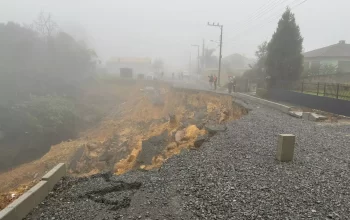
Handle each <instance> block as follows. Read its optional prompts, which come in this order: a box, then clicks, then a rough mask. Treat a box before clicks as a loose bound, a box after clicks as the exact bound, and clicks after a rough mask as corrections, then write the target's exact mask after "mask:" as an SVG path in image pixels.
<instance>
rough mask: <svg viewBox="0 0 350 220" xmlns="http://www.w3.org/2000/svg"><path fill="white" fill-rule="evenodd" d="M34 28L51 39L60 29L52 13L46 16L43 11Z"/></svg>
mask: <svg viewBox="0 0 350 220" xmlns="http://www.w3.org/2000/svg"><path fill="white" fill-rule="evenodd" d="M33 26H34V29H35V30H36V31H37V32H38V33H39V34H41V35H42V36H44V37H47V38H50V37H51V36H52V35H53V34H54V32H55V31H56V30H57V28H58V25H57V23H56V22H55V21H54V20H53V19H52V15H51V13H48V14H47V15H46V14H45V12H43V11H41V12H40V14H39V16H38V18H37V20H36V21H34V23H33Z"/></svg>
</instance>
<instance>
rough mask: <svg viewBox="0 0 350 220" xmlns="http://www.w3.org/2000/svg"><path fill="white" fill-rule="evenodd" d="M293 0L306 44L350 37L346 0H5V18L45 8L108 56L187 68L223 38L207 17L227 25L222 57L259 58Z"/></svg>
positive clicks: (1, 10) (0, 17)
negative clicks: (191, 58)
mask: <svg viewBox="0 0 350 220" xmlns="http://www.w3.org/2000/svg"><path fill="white" fill-rule="evenodd" d="M267 4H270V6H266V5H267ZM299 4H300V5H299ZM287 6H290V7H291V8H292V12H293V13H295V17H296V20H297V23H298V24H299V26H300V29H301V33H302V36H303V37H304V51H308V50H312V49H315V48H319V47H322V46H326V45H330V44H335V43H337V42H338V41H339V40H347V39H349V37H350V30H349V29H348V28H347V23H348V22H347V21H348V20H350V14H349V13H348V8H349V6H350V2H348V1H346V0H334V1H329V0H317V1H316V0H308V1H304V0H296V1H295V0H274V1H269V2H268V1H262V0H244V1H243V0H235V1H227V0H217V1H209V0H191V1H188V0H177V1H169V0H148V1H139V0H128V1H121V0H100V1H95V0H85V1H81V0H76V1H68V0H61V1H50V0H31V1H23V0H0V22H7V21H14V22H17V23H20V24H30V23H32V22H33V20H35V19H36V18H37V16H38V13H39V12H40V11H45V12H46V13H51V14H52V15H53V20H54V21H55V22H56V23H57V24H58V25H59V27H60V29H61V30H63V31H65V32H67V33H69V34H70V35H72V36H73V37H75V38H76V39H78V40H84V41H85V42H86V43H87V44H88V45H89V47H90V48H93V49H95V51H96V52H97V55H98V56H99V58H100V59H101V60H102V62H105V61H106V60H108V59H109V58H110V57H112V56H117V57H151V58H153V59H155V58H161V59H163V60H164V62H165V63H166V65H167V67H168V68H182V67H184V66H186V65H188V60H189V54H190V53H192V56H196V53H197V51H196V48H193V47H192V48H191V46H190V45H191V44H200V45H201V44H202V40H203V39H205V41H206V46H207V47H208V48H218V45H217V44H216V43H214V42H210V40H219V35H220V30H219V28H214V27H208V26H207V25H206V24H207V22H208V21H209V22H219V23H220V24H222V25H224V35H223V56H227V55H230V54H233V53H239V54H242V55H245V56H247V57H254V52H255V50H256V48H257V46H258V45H259V44H260V43H261V42H263V41H265V40H270V38H271V36H272V34H273V32H274V31H275V29H276V26H277V21H278V19H279V18H280V16H281V14H282V13H283V12H284V10H285V8H286V7H287ZM262 7H265V9H264V8H262ZM262 9H264V10H262ZM259 10H260V11H261V10H262V13H260V14H259V13H258V14H257V13H256V12H257V11H259ZM215 54H218V49H217V50H216V52H215Z"/></svg>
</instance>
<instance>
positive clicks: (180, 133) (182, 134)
mask: <svg viewBox="0 0 350 220" xmlns="http://www.w3.org/2000/svg"><path fill="white" fill-rule="evenodd" d="M184 137H185V131H184V130H179V131H177V132H176V134H175V141H176V142H177V143H180V142H181V141H182V139H183V138H184Z"/></svg>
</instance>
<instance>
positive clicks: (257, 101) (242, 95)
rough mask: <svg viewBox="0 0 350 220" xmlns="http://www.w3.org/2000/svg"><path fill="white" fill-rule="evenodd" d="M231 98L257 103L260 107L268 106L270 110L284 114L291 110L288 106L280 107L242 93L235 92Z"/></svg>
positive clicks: (280, 105) (277, 104)
mask: <svg viewBox="0 0 350 220" xmlns="http://www.w3.org/2000/svg"><path fill="white" fill-rule="evenodd" d="M233 97H235V98H239V99H247V100H250V101H253V102H256V103H259V104H261V105H266V106H269V107H271V108H274V109H277V110H279V111H282V112H284V113H289V111H290V109H291V108H290V107H289V106H286V105H282V104H279V103H276V102H271V101H268V100H265V99H260V98H257V97H254V96H251V95H246V94H243V93H238V92H235V93H234V94H233Z"/></svg>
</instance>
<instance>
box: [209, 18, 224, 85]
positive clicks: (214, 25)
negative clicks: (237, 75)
mask: <svg viewBox="0 0 350 220" xmlns="http://www.w3.org/2000/svg"><path fill="white" fill-rule="evenodd" d="M208 26H213V27H219V28H220V29H221V34H220V55H219V76H218V85H219V86H220V73H221V59H222V32H223V29H224V26H223V25H220V24H219V23H217V24H215V23H214V22H213V23H212V24H211V23H209V22H208Z"/></svg>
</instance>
